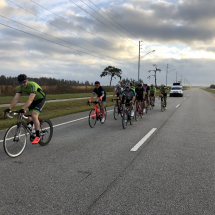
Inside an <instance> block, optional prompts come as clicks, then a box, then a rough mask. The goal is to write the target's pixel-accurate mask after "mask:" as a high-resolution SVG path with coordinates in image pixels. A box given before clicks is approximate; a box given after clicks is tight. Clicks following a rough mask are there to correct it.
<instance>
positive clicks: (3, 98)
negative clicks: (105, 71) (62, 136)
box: [0, 92, 113, 104]
mask: <svg viewBox="0 0 215 215" xmlns="http://www.w3.org/2000/svg"><path fill="white" fill-rule="evenodd" d="M91 95H92V93H73V94H55V95H47V96H46V100H47V101H48V100H57V99H73V98H82V97H89V98H90V96H91ZM107 95H113V92H107ZM13 98H14V96H1V97H0V104H10V103H11V101H12V100H13ZM28 98H29V96H21V97H20V99H19V102H26V101H27V100H28Z"/></svg>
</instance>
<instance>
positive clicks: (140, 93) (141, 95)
mask: <svg viewBox="0 0 215 215" xmlns="http://www.w3.org/2000/svg"><path fill="white" fill-rule="evenodd" d="M135 93H136V112H137V111H138V110H137V109H138V102H142V109H143V113H145V108H144V106H143V101H144V99H145V94H146V92H145V88H144V87H143V86H142V84H141V83H139V84H138V85H137V88H136V89H135Z"/></svg>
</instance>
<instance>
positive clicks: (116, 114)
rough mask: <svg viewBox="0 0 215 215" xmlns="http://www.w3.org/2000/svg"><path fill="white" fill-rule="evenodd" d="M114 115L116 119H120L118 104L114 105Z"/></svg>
mask: <svg viewBox="0 0 215 215" xmlns="http://www.w3.org/2000/svg"><path fill="white" fill-rule="evenodd" d="M113 116H114V119H115V120H117V119H118V116H119V107H118V105H115V106H114V109H113Z"/></svg>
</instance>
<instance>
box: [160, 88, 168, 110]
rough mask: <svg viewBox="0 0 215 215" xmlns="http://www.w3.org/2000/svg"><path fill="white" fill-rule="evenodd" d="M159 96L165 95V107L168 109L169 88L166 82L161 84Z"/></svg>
mask: <svg viewBox="0 0 215 215" xmlns="http://www.w3.org/2000/svg"><path fill="white" fill-rule="evenodd" d="M159 96H163V97H164V101H165V109H167V108H166V106H167V88H166V87H165V86H164V84H161V88H160V92H159Z"/></svg>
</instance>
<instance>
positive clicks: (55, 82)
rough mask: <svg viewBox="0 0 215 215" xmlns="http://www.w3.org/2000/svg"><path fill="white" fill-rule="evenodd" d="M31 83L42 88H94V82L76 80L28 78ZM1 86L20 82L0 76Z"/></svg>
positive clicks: (13, 78) (14, 78) (14, 84)
mask: <svg viewBox="0 0 215 215" xmlns="http://www.w3.org/2000/svg"><path fill="white" fill-rule="evenodd" d="M28 79H29V80H30V81H34V82H36V83H37V84H39V85H40V86H93V85H94V83H93V82H91V83H90V82H89V81H85V82H80V81H75V80H72V81H71V80H65V79H55V78H46V77H41V78H32V77H29V78H28ZM0 85H12V86H18V85H19V82H18V81H17V77H11V76H9V77H5V76H4V75H1V76H0Z"/></svg>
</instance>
